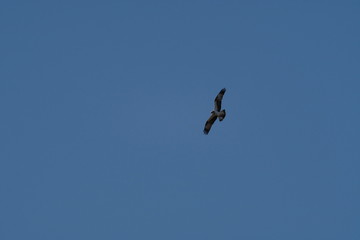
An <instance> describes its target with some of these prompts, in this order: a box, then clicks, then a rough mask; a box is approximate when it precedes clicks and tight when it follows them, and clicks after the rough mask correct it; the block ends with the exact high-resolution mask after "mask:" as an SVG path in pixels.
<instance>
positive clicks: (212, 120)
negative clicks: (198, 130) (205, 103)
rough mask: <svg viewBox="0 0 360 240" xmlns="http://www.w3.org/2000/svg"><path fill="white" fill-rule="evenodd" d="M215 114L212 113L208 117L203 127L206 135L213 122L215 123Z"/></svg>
mask: <svg viewBox="0 0 360 240" xmlns="http://www.w3.org/2000/svg"><path fill="white" fill-rule="evenodd" d="M216 118H217V117H216V114H215V113H213V114H211V116H210V117H209V119H208V120H207V121H206V123H205V127H204V133H205V134H208V133H209V132H210V129H211V126H212V125H213V124H214V122H215V121H216Z"/></svg>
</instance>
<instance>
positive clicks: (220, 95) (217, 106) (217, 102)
mask: <svg viewBox="0 0 360 240" xmlns="http://www.w3.org/2000/svg"><path fill="white" fill-rule="evenodd" d="M225 91H226V89H225V88H223V89H221V91H220V92H219V93H218V95H217V96H216V98H215V100H214V104H215V110H216V111H218V112H220V110H221V101H222V99H223V96H224V94H225Z"/></svg>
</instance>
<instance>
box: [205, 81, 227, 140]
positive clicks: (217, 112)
mask: <svg viewBox="0 0 360 240" xmlns="http://www.w3.org/2000/svg"><path fill="white" fill-rule="evenodd" d="M225 91H226V89H225V88H223V89H221V91H220V92H219V94H218V95H217V96H216V98H215V100H214V103H215V107H214V110H213V111H211V116H210V117H209V119H208V120H207V121H206V123H205V127H204V133H205V134H208V133H209V132H210V129H211V126H212V125H213V124H214V122H215V121H216V119H217V118H219V121H220V122H221V121H222V120H224V118H225V116H226V112H225V109H223V110H221V101H222V99H223V96H224V94H225Z"/></svg>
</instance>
